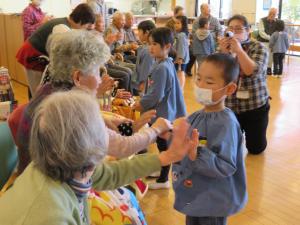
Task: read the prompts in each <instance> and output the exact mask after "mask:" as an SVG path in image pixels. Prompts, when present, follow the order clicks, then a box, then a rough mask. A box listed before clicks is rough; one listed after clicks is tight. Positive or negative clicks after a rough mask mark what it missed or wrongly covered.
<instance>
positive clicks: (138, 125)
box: [132, 110, 156, 133]
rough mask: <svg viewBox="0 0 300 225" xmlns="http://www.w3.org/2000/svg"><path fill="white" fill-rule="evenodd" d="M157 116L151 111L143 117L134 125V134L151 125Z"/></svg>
mask: <svg viewBox="0 0 300 225" xmlns="http://www.w3.org/2000/svg"><path fill="white" fill-rule="evenodd" d="M155 116H156V111H155V110H149V111H147V112H145V113H143V114H142V115H141V117H140V118H139V119H138V120H136V121H134V122H133V124H132V129H133V132H134V133H135V132H137V131H139V129H141V128H142V127H143V126H144V125H145V124H146V123H149V122H150V121H151V119H152V118H153V117H155Z"/></svg>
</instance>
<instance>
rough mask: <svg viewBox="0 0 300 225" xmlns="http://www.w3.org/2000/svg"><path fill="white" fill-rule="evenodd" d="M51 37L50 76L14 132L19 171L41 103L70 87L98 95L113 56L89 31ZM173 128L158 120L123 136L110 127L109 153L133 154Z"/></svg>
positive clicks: (27, 159) (26, 157) (114, 123)
mask: <svg viewBox="0 0 300 225" xmlns="http://www.w3.org/2000/svg"><path fill="white" fill-rule="evenodd" d="M49 41H50V42H51V43H50V44H49V46H50V50H49V56H50V65H49V71H50V77H51V79H50V81H49V82H48V83H47V84H45V85H44V86H42V87H41V88H40V90H39V92H38V93H37V95H36V97H34V98H33V99H32V100H31V101H30V102H29V104H28V105H27V106H26V107H25V109H24V113H23V114H22V117H21V119H20V121H19V126H18V130H17V134H16V135H14V136H16V140H15V142H16V144H17V146H18V150H19V166H18V172H19V174H21V173H22V171H23V170H24V169H25V168H26V166H27V165H28V164H29V162H30V161H31V159H30V156H29V133H30V128H31V124H32V118H33V117H34V114H35V109H36V108H37V107H38V105H39V104H40V103H41V102H42V101H43V100H44V98H45V97H47V96H48V95H50V94H51V93H54V92H57V91H60V90H71V89H72V88H79V89H84V90H87V91H89V92H90V93H91V94H92V95H94V96H96V95H97V92H98V89H99V87H100V86H101V78H100V76H99V68H100V67H101V66H103V63H104V62H105V61H107V59H108V58H109V56H110V53H109V49H108V47H107V45H106V44H105V43H104V42H103V41H101V40H100V39H99V38H97V37H96V36H95V35H94V34H93V33H90V32H89V31H78V30H72V31H68V32H65V33H60V34H55V35H53V36H52V37H51V38H50V39H49ZM152 116H153V112H150V113H149V114H148V115H146V116H145V117H142V118H141V120H140V121H137V122H134V123H133V124H132V125H133V130H134V131H138V130H139V128H140V127H141V126H143V125H144V124H145V123H147V122H149V120H150V119H151V117H152ZM11 122H12V121H11ZM107 122H108V123H107V125H109V127H110V128H115V127H116V126H118V125H120V123H121V122H122V121H120V120H113V121H107ZM12 123H13V122H12ZM14 124H15V123H14ZM170 128H171V126H170V123H169V122H167V121H165V120H158V123H157V124H156V125H155V126H152V127H151V128H146V129H143V130H142V131H139V132H137V133H134V135H132V136H129V137H125V136H121V135H120V134H118V133H117V132H115V131H114V130H112V129H108V131H107V132H108V134H109V145H108V153H109V155H112V156H115V157H117V158H122V157H126V156H129V155H131V154H134V153H136V152H138V151H141V150H143V149H145V148H147V146H148V145H149V144H151V143H153V142H154V141H155V140H156V138H157V135H160V134H161V133H163V132H165V131H166V130H169V129H170Z"/></svg>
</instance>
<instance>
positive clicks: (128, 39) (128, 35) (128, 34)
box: [124, 12, 138, 43]
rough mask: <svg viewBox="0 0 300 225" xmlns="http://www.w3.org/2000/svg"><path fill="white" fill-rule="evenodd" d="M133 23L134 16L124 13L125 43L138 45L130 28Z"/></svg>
mask: <svg viewBox="0 0 300 225" xmlns="http://www.w3.org/2000/svg"><path fill="white" fill-rule="evenodd" d="M133 23H134V16H133V14H132V13H131V12H127V13H125V25H124V31H125V37H124V39H125V43H138V39H137V38H136V36H135V33H134V31H133V30H132V26H133Z"/></svg>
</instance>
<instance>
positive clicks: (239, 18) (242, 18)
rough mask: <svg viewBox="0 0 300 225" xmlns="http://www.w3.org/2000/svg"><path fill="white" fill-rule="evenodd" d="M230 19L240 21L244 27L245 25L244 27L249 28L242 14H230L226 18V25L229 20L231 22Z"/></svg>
mask: <svg viewBox="0 0 300 225" xmlns="http://www.w3.org/2000/svg"><path fill="white" fill-rule="evenodd" d="M232 20H239V21H242V22H243V25H244V27H246V28H249V27H250V25H249V23H248V20H247V18H246V17H245V16H243V15H240V14H236V15H234V16H232V17H231V18H229V20H228V22H227V25H229V24H230V22H231V21H232Z"/></svg>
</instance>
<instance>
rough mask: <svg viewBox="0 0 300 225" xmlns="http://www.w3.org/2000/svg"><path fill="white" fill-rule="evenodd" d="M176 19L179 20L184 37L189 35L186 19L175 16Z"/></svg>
mask: <svg viewBox="0 0 300 225" xmlns="http://www.w3.org/2000/svg"><path fill="white" fill-rule="evenodd" d="M176 19H177V20H180V22H181V24H182V29H181V32H183V33H185V34H186V35H189V28H188V18H187V17H186V16H177V17H176Z"/></svg>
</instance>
